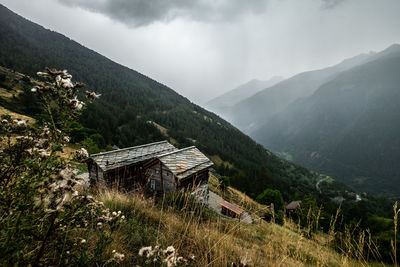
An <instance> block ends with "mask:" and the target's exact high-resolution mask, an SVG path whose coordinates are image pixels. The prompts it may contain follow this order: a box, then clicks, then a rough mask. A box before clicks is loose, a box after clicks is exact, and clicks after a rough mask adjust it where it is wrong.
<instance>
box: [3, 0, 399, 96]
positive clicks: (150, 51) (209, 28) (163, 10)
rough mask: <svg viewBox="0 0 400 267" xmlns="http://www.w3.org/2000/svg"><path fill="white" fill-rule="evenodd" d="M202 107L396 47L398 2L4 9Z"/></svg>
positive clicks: (124, 1) (62, 1) (144, 0)
mask: <svg viewBox="0 0 400 267" xmlns="http://www.w3.org/2000/svg"><path fill="white" fill-rule="evenodd" d="M0 3H2V4H4V5H5V6H7V7H8V8H10V9H11V10H13V11H14V12H16V13H18V14H20V15H22V16H23V17H25V18H28V19H30V20H32V21H34V22H36V23H38V24H41V25H42V26H44V27H46V28H49V29H52V30H55V31H57V32H60V33H62V34H65V35H67V36H68V37H70V38H71V39H74V40H75V41H77V42H79V43H81V44H83V45H85V46H86V47H89V48H91V49H93V50H95V51H97V52H99V53H101V54H103V55H105V56H107V57H108V58H110V59H112V60H114V61H116V62H118V63H121V64H123V65H125V66H128V67H130V68H132V69H135V70H137V71H139V72H141V73H143V74H145V75H147V76H150V77H152V78H153V79H155V80H158V81H160V82H162V83H164V84H166V85H168V86H170V87H171V88H172V89H174V90H175V91H177V92H179V93H180V94H182V95H184V96H186V97H188V98H189V99H191V100H192V101H194V102H196V103H198V104H202V103H204V102H205V101H207V100H209V99H211V98H213V97H215V96H217V95H219V94H221V93H224V92H226V91H228V90H230V89H232V88H234V87H236V86H238V85H240V84H242V83H244V82H247V81H248V80H251V79H254V78H257V79H262V80H266V79H268V78H270V77H272V76H276V75H279V76H284V77H290V76H291V75H294V74H296V73H298V72H302V71H306V70H312V69H316V68H322V67H325V66H328V65H332V64H335V63H338V62H340V61H341V60H343V59H345V58H347V57H351V56H355V55H357V54H360V53H363V52H369V51H371V50H373V51H379V50H382V49H384V48H386V47H387V46H389V45H391V44H393V43H400V15H399V14H400V0H198V1H195V0H170V1H168V0H0Z"/></svg>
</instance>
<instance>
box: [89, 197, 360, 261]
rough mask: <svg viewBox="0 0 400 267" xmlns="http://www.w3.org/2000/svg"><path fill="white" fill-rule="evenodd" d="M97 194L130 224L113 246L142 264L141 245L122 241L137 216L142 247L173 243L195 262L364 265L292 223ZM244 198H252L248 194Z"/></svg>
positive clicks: (116, 234)
mask: <svg viewBox="0 0 400 267" xmlns="http://www.w3.org/2000/svg"><path fill="white" fill-rule="evenodd" d="M97 197H98V199H99V200H101V201H103V202H104V203H105V204H106V206H107V207H110V208H112V209H119V210H122V211H123V213H124V214H128V224H129V226H127V227H128V228H129V227H130V228H129V229H122V228H121V229H120V231H116V232H115V233H114V241H113V244H112V245H111V247H113V248H118V249H119V250H120V251H121V250H122V251H123V252H124V254H125V255H127V261H126V262H127V264H138V263H140V258H139V256H138V255H137V252H138V249H139V247H136V249H132V247H130V246H128V245H126V244H129V243H130V238H131V237H130V234H131V233H133V232H135V229H134V228H135V227H136V226H135V223H137V225H139V223H138V220H139V221H140V222H141V223H140V225H141V227H143V222H145V224H146V225H147V226H148V227H150V228H151V229H153V230H154V231H149V232H148V233H147V234H146V233H143V234H144V235H147V236H144V237H143V238H144V239H147V240H148V241H147V242H153V243H146V244H142V245H143V246H145V245H152V246H154V245H157V244H159V245H162V246H164V247H165V246H169V245H172V246H174V247H175V248H177V249H178V251H179V254H180V255H182V256H184V257H186V258H189V257H190V256H191V255H195V256H196V258H195V259H196V260H195V263H194V265H196V266H230V264H232V263H235V264H239V263H240V262H242V263H243V262H247V264H248V265H250V266H305V265H315V266H360V265H363V263H362V262H357V261H355V260H352V259H350V258H349V257H347V256H345V255H344V254H339V253H337V252H335V251H334V250H332V249H331V248H330V247H329V246H328V242H326V240H327V238H328V237H327V236H326V235H322V234H321V235H316V237H315V238H313V239H312V240H311V239H307V238H305V237H303V236H302V235H301V234H298V233H297V232H296V231H293V230H290V229H289V228H290V227H288V226H290V222H287V225H285V226H278V225H275V224H271V223H267V222H265V221H258V222H257V223H253V224H250V225H246V224H240V223H238V222H237V221H234V220H229V219H223V218H221V217H218V216H211V217H208V218H207V219H204V218H202V216H201V215H200V216H198V215H196V212H193V210H191V209H190V208H189V207H185V208H184V209H182V210H180V211H177V210H176V209H174V208H173V207H171V206H167V205H166V204H165V203H163V202H161V203H158V204H156V203H155V201H154V200H153V199H142V198H140V197H139V196H138V195H135V194H131V195H124V194H121V193H118V192H116V191H106V192H103V193H101V194H99V195H98V196H97ZM242 197H244V196H242ZM244 199H245V201H247V202H249V203H251V201H249V200H248V199H247V198H246V197H244ZM133 218H135V219H133ZM294 228H295V227H294ZM149 233H152V234H149ZM151 235H153V236H152V237H151Z"/></svg>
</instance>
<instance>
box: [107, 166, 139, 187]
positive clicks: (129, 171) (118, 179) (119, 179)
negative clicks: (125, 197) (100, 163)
mask: <svg viewBox="0 0 400 267" xmlns="http://www.w3.org/2000/svg"><path fill="white" fill-rule="evenodd" d="M104 178H105V181H106V184H107V186H109V187H114V188H118V189H120V190H124V191H130V190H132V189H134V188H135V186H136V185H139V184H144V183H145V182H146V181H145V179H144V173H143V168H142V164H133V165H129V166H122V167H119V168H116V169H113V170H109V171H107V172H106V173H105V175H104Z"/></svg>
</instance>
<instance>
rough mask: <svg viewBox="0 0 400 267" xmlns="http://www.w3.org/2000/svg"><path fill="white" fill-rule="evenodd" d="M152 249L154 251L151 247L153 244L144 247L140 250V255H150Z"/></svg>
mask: <svg viewBox="0 0 400 267" xmlns="http://www.w3.org/2000/svg"><path fill="white" fill-rule="evenodd" d="M151 251H152V247H151V246H149V247H142V248H141V249H140V250H139V256H146V255H148V254H149V253H150V252H151Z"/></svg>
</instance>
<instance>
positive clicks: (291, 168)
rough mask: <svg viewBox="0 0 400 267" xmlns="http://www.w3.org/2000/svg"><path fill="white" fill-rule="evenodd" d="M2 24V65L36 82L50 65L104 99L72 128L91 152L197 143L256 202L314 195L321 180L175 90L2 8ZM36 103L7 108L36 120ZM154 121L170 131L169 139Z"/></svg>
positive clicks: (25, 97)
mask: <svg viewBox="0 0 400 267" xmlns="http://www.w3.org/2000/svg"><path fill="white" fill-rule="evenodd" d="M0 25H1V27H0V47H1V48H2V49H1V50H0V65H3V66H5V67H7V68H10V69H14V70H16V71H18V72H22V73H25V74H28V75H31V76H32V75H33V74H34V73H36V71H37V70H39V69H43V68H44V67H46V66H49V67H55V68H64V67H67V68H68V71H69V72H70V73H71V74H72V75H74V77H76V79H78V80H80V81H82V82H84V83H86V84H87V85H88V88H93V89H95V90H96V91H97V92H99V93H101V94H102V97H101V99H100V100H99V101H98V102H96V103H92V104H90V105H88V108H87V110H86V111H85V113H84V114H83V116H82V118H81V119H80V123H74V124H73V125H71V131H73V134H71V138H73V141H74V142H84V143H85V145H86V147H88V148H89V152H98V151H99V150H104V149H106V148H107V145H109V146H111V145H117V146H118V147H128V146H133V145H139V144H143V143H147V142H152V141H159V140H163V139H166V138H172V139H173V140H171V142H172V141H175V143H176V145H177V146H178V147H184V146H187V145H193V144H195V145H196V146H197V147H198V148H199V149H200V150H201V151H203V152H205V153H206V154H207V155H210V156H214V155H217V156H218V157H219V158H221V159H222V160H223V161H225V162H229V163H230V164H229V165H224V166H218V165H217V167H218V168H217V169H218V171H219V172H220V174H222V175H226V176H229V178H230V180H231V184H232V185H233V186H235V187H237V188H239V189H240V190H242V191H244V192H247V193H248V194H250V195H251V196H253V197H256V196H257V195H258V194H259V193H261V192H262V191H263V190H264V189H265V188H267V187H273V188H277V189H279V190H281V191H282V193H283V194H284V197H285V199H287V200H290V199H291V198H293V197H294V196H295V195H296V194H297V195H298V196H302V195H306V194H312V193H313V192H315V187H314V184H315V181H316V179H318V175H317V174H315V173H312V172H309V171H308V170H306V169H304V168H302V167H299V166H296V165H294V164H292V163H289V162H286V161H284V160H281V159H279V158H278V157H276V156H275V155H273V154H272V153H270V152H269V151H267V150H265V149H264V148H263V147H262V146H261V145H258V144H257V143H256V142H254V141H253V140H251V139H250V138H249V137H248V136H246V135H244V134H243V133H241V132H240V131H239V130H237V129H236V128H235V127H233V126H232V125H230V124H229V123H227V122H226V121H224V120H223V119H221V118H219V117H218V116H216V115H215V114H213V113H211V112H208V111H206V110H204V109H202V108H201V107H199V106H197V105H195V104H193V103H191V102H190V101H189V100H187V99H186V98H184V97H182V96H180V95H178V94H177V93H175V92H174V91H173V90H171V89H170V88H168V87H166V86H164V85H162V84H160V83H158V82H156V81H154V80H152V79H150V78H148V77H146V76H144V75H142V74H140V73H138V72H136V71H134V70H131V69H128V68H126V67H124V66H121V65H119V64H117V63H115V62H112V61H111V60H109V59H107V58H105V57H104V56H102V55H99V54H98V53H96V52H94V51H92V50H90V49H87V48H85V47H83V46H81V45H80V44H78V43H76V42H74V41H72V40H70V39H69V38H67V37H65V36H63V35H61V34H58V33H55V32H51V31H49V30H46V29H44V28H43V27H41V26H39V25H37V24H34V23H32V22H30V21H27V20H25V19H23V18H22V17H20V16H18V15H16V14H14V13H12V12H11V11H10V10H8V9H7V8H5V7H4V6H1V7H0ZM33 100H34V97H33V96H32V94H31V93H30V92H25V93H24V94H22V95H20V98H19V99H18V101H19V102H18V103H17V102H16V101H17V100H15V101H13V102H11V103H10V102H4V101H3V102H2V105H3V106H5V107H7V108H8V109H10V110H13V111H17V112H20V113H24V114H30V115H32V116H34V117H36V116H38V114H40V110H38V107H37V105H36V104H35V102H34V101H33ZM149 121H152V122H154V123H157V124H158V125H160V126H162V127H163V128H164V129H166V130H167V131H168V136H165V135H164V134H163V132H162V131H160V130H159V128H158V127H156V126H155V125H154V124H153V123H148V122H149ZM225 166H228V167H226V168H225ZM232 166H233V168H232Z"/></svg>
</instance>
